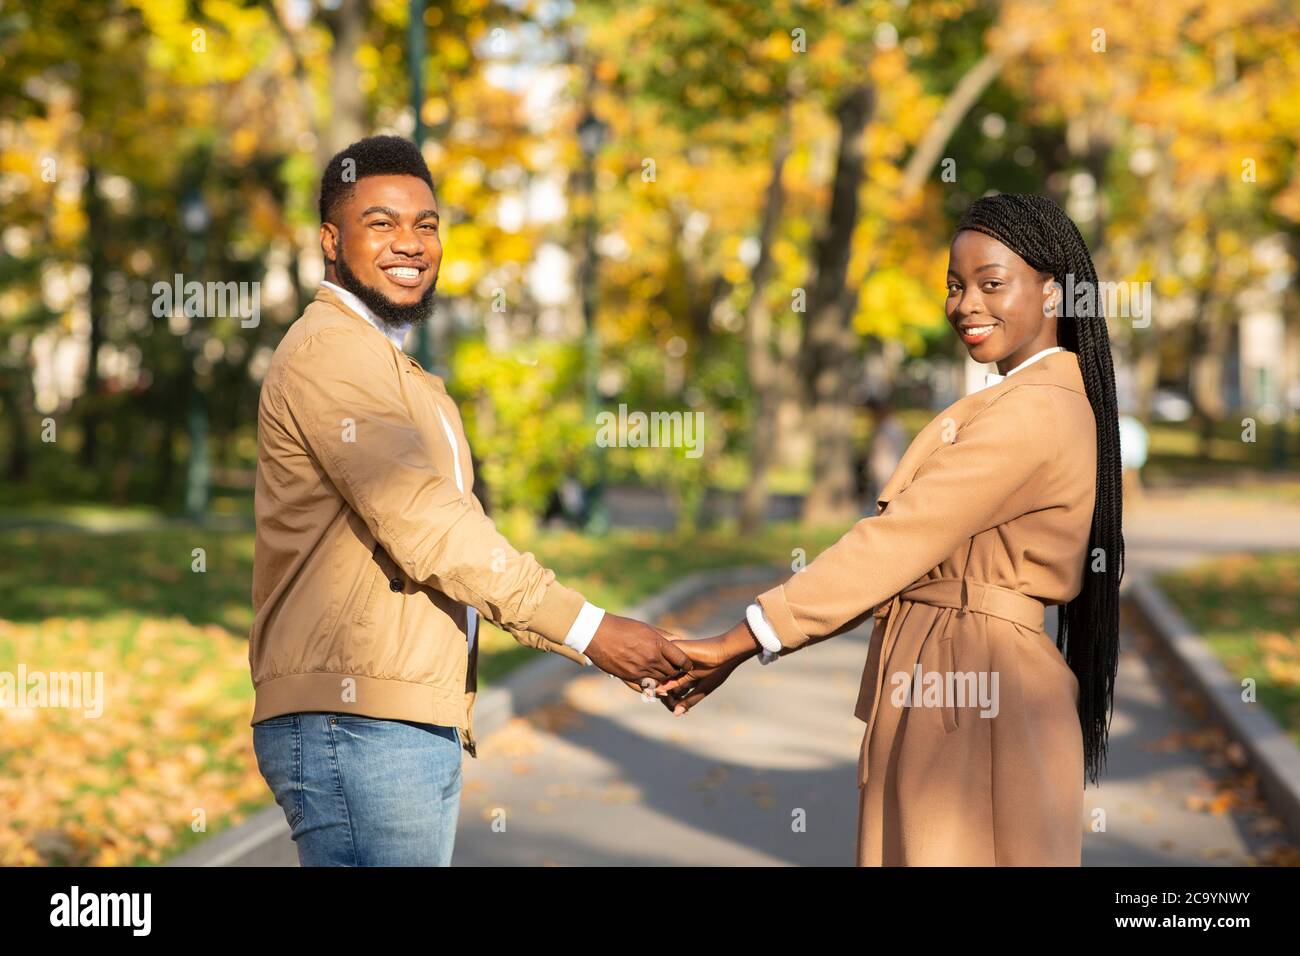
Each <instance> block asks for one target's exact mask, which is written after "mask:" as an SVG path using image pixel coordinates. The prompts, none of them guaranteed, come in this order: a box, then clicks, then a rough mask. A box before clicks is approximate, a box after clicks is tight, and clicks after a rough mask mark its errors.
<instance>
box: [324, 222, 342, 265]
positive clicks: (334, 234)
mask: <svg viewBox="0 0 1300 956" xmlns="http://www.w3.org/2000/svg"><path fill="white" fill-rule="evenodd" d="M338 250H339V227H338V226H336V225H334V223H332V222H322V223H321V224H320V251H321V252H322V253H323V254H324V255H325V259H326V261H328V262H334V261H335V260H336V259H338V257H339V251H338Z"/></svg>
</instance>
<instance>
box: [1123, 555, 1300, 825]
mask: <svg viewBox="0 0 1300 956" xmlns="http://www.w3.org/2000/svg"><path fill="white" fill-rule="evenodd" d="M1126 585H1127V586H1126V587H1125V589H1124V590H1125V595H1126V597H1128V598H1129V600H1130V601H1131V602H1132V604H1133V606H1134V607H1135V608H1136V609H1137V611H1138V613H1139V614H1140V615H1141V616H1142V619H1143V620H1144V621H1145V622H1146V624H1147V625H1148V626H1149V628H1150V630H1151V632H1152V633H1153V634H1154V635H1155V636H1156V637H1157V639H1158V640H1159V641H1160V642H1161V643H1162V644H1163V645H1164V646H1165V648H1166V649H1167V650H1168V651H1169V653H1170V656H1171V657H1172V658H1173V660H1174V661H1175V663H1176V664H1177V666H1178V668H1179V670H1180V671H1181V672H1182V674H1183V676H1184V677H1185V678H1186V679H1187V680H1188V681H1190V682H1191V683H1192V685H1193V686H1194V687H1196V688H1197V689H1198V690H1199V691H1200V692H1201V695H1202V696H1203V697H1204V699H1205V700H1206V702H1207V703H1208V704H1209V707H1210V710H1211V712H1212V713H1213V715H1214V716H1215V717H1216V718H1217V719H1218V720H1219V722H1220V723H1222V724H1223V726H1224V727H1225V728H1226V729H1227V731H1228V733H1229V734H1230V735H1231V736H1232V737H1233V739H1235V740H1236V741H1237V742H1238V743H1240V744H1241V746H1242V747H1243V748H1244V749H1245V752H1246V756H1247V759H1248V760H1249V761H1250V765H1251V767H1252V768H1253V769H1254V770H1255V772H1256V773H1257V774H1258V775H1259V787H1260V790H1261V792H1262V793H1263V794H1264V797H1265V799H1267V801H1268V803H1269V806H1270V807H1271V808H1272V809H1273V810H1274V812H1276V813H1277V815H1278V817H1279V818H1280V819H1281V820H1282V822H1283V823H1285V824H1286V826H1287V828H1288V829H1289V830H1290V831H1291V833H1292V835H1293V836H1295V837H1297V838H1300V748H1297V747H1296V745H1295V743H1294V742H1293V741H1292V740H1291V738H1290V737H1288V736H1287V734H1286V731H1284V730H1283V729H1282V726H1281V724H1279V723H1278V722H1277V720H1276V719H1274V717H1273V715H1272V714H1270V713H1269V712H1268V711H1267V710H1265V709H1264V707H1263V706H1262V705H1260V704H1258V703H1253V704H1250V703H1246V702H1245V701H1243V700H1242V699H1241V685H1240V684H1239V683H1238V682H1237V681H1236V680H1234V679H1233V677H1232V676H1231V675H1230V674H1229V673H1228V672H1227V671H1226V670H1224V668H1223V665H1222V664H1221V663H1219V659H1218V658H1217V657H1215V656H1214V652H1213V651H1212V650H1211V649H1210V647H1209V645H1208V644H1206V642H1205V641H1204V640H1203V639H1202V638H1201V635H1200V634H1199V633H1198V632H1196V631H1195V630H1193V629H1192V627H1191V625H1190V624H1188V623H1187V621H1186V619H1185V618H1184V617H1183V616H1182V615H1181V614H1180V613H1179V612H1178V610H1177V609H1176V608H1175V607H1174V606H1173V604H1172V603H1171V602H1170V600H1169V599H1168V598H1167V597H1166V596H1165V593H1164V592H1163V591H1162V590H1161V589H1160V587H1159V585H1157V584H1156V583H1155V581H1154V580H1152V579H1151V577H1150V576H1147V575H1141V576H1138V577H1135V578H1134V579H1133V581H1132V582H1131V583H1129V582H1126Z"/></svg>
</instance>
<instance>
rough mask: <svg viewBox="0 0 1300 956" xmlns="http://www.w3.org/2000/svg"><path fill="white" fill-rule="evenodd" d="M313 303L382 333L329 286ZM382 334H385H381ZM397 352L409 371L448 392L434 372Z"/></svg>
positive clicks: (319, 293) (319, 287) (319, 289)
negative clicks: (426, 378) (416, 372)
mask: <svg viewBox="0 0 1300 956" xmlns="http://www.w3.org/2000/svg"><path fill="white" fill-rule="evenodd" d="M313 301H316V302H321V303H323V304H325V305H327V306H330V307H331V308H334V309H337V310H338V311H339V312H342V313H343V314H344V315H346V316H347V317H348V318H349V319H351V320H352V321H354V322H359V323H360V324H361V325H364V326H366V327H367V328H370V329H374V330H375V331H376V332H379V331H380V330H379V329H378V328H376V327H375V325H374V323H372V322H371V321H370V319H368V318H367V317H366V316H364V315H361V314H360V313H359V312H357V310H356V308H354V307H353V306H352V305H350V304H349V303H347V302H346V301H344V299H343V297H342V296H340V295H339V294H338V293H336V292H335V291H334V290H333V289H331V288H330V287H329V286H325V285H322V286H318V287H317V289H316V295H315V297H314V300H313ZM380 334H383V333H382V332H381V333H380ZM390 341H391V340H390ZM396 351H397V352H398V354H400V355H401V356H402V358H404V359H406V361H407V363H408V365H409V368H408V371H410V370H411V369H419V370H420V371H421V372H424V374H425V375H426V376H428V378H429V379H430V381H432V383H433V385H434V387H436V388H437V389H438V390H439V391H443V392H445V391H447V386H446V385H445V384H444V383H443V381H442V379H441V378H439V377H438V376H437V375H434V374H433V373H432V372H430V371H428V370H427V369H426V368H425V367H424V366H423V365H421V364H420V363H419V362H417V361H416V360H415V359H414V358H412V357H411V356H409V355H407V354H406V353H405V352H404V351H402V350H401V349H400V348H399V349H397V350H396Z"/></svg>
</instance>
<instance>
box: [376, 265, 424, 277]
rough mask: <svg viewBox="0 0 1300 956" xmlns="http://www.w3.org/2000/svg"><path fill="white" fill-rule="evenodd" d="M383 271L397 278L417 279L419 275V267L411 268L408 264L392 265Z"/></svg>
mask: <svg viewBox="0 0 1300 956" xmlns="http://www.w3.org/2000/svg"><path fill="white" fill-rule="evenodd" d="M384 271H385V272H387V273H388V274H389V275H390V276H394V277H396V278H398V279H418V278H419V276H420V270H419V269H412V268H410V267H408V266H392V267H391V268H388V269H385V270H384Z"/></svg>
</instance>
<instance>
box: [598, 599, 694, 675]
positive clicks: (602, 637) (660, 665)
mask: <svg viewBox="0 0 1300 956" xmlns="http://www.w3.org/2000/svg"><path fill="white" fill-rule="evenodd" d="M668 637H669V636H668V635H667V633H666V632H664V631H661V630H659V629H658V628H657V627H651V626H650V625H649V624H642V623H641V622H640V621H634V620H633V619H632V618H630V617H620V616H619V615H617V614H610V613H609V612H606V613H605V617H604V618H603V619H602V620H601V622H600V627H598V628H596V633H595V634H594V635H593V636H592V638H591V643H590V644H588V645H587V650H586V655H587V656H588V657H589V658H591V662H592V663H593V664H595V665H596V666H597V667H599V668H600V669H601V670H603V671H604V672H605V673H606V674H613V675H614V676H615V677H618V678H620V679H621V680H622V681H623V682H624V683H629V685H630V686H631V685H637V686H641V682H642V681H643V680H645V679H646V678H650V679H652V680H654V681H656V682H659V681H666V680H671V679H672V678H674V677H681V676H683V675H684V674H685V673H687V672H689V671H690V670H691V668H692V667H694V664H693V663H692V662H691V659H690V658H689V657H687V656H686V654H685V653H683V652H682V650H681V649H680V648H679V647H677V645H675V644H674V643H673V642H672V641H671V640H669V639H668Z"/></svg>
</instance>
